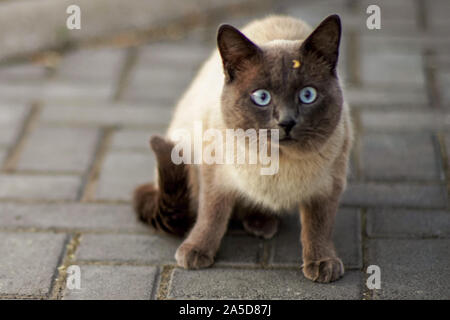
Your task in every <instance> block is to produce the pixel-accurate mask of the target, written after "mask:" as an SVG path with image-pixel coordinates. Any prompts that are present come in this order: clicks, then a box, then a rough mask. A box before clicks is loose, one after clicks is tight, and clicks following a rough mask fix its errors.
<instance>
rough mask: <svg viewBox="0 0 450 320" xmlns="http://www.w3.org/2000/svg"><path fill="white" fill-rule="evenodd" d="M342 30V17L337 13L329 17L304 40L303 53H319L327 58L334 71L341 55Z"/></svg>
mask: <svg viewBox="0 0 450 320" xmlns="http://www.w3.org/2000/svg"><path fill="white" fill-rule="evenodd" d="M341 30H342V27H341V19H340V18H339V16H338V15H337V14H334V15H331V16H329V17H327V18H326V19H325V20H323V21H322V22H321V23H320V25H319V26H318V27H317V28H316V29H315V30H314V31H313V32H312V33H311V34H310V35H309V36H308V38H306V40H305V41H304V42H303V44H302V46H301V49H300V50H301V53H302V54H306V53H308V52H314V53H316V54H318V55H319V56H320V57H322V58H324V59H325V61H326V62H327V63H328V64H329V66H330V68H331V71H332V72H334V71H335V70H336V66H337V62H338V57H339V43H340V41H341V32H342V31H341Z"/></svg>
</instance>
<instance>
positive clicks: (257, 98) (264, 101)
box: [251, 89, 272, 106]
mask: <svg viewBox="0 0 450 320" xmlns="http://www.w3.org/2000/svg"><path fill="white" fill-rule="evenodd" d="M251 98H252V101H253V102H254V103H255V104H257V105H258V106H267V105H268V104H269V103H270V100H271V99H272V98H271V96H270V92H269V91H267V90H264V89H259V90H256V91H254V92H253V93H252V95H251Z"/></svg>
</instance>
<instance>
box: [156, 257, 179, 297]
mask: <svg viewBox="0 0 450 320" xmlns="http://www.w3.org/2000/svg"><path fill="white" fill-rule="evenodd" d="M174 269H175V267H174V266H169V265H165V266H163V267H162V270H161V272H160V274H159V285H158V289H157V291H156V299H157V300H166V299H167V296H168V294H169V287H170V282H171V279H172V274H173V270H174Z"/></svg>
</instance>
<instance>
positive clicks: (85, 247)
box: [77, 234, 263, 266]
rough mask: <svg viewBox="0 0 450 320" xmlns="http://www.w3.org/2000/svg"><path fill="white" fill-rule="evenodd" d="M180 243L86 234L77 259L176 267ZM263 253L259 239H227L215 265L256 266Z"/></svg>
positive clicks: (169, 239) (171, 239) (157, 236)
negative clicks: (176, 255)
mask: <svg viewBox="0 0 450 320" xmlns="http://www.w3.org/2000/svg"><path fill="white" fill-rule="evenodd" d="M181 242H182V239H181V238H178V237H173V236H170V235H163V234H154V235H128V234H119V235H117V234H115V235H111V234H102V235H98V234H86V235H83V237H82V241H81V244H80V246H79V249H78V251H77V259H78V260H80V261H83V260H89V261H122V262H123V261H128V262H130V261H132V262H141V263H142V262H145V263H154V264H176V261H175V258H174V257H175V251H176V250H177V248H178V247H179V245H180V244H181ZM262 251H263V246H262V241H261V240H259V239H258V238H255V237H250V236H229V235H228V236H225V238H224V239H223V241H222V244H221V247H220V250H219V252H218V254H217V258H216V264H215V265H218V266H221V265H230V264H232V265H255V264H257V263H259V262H260V260H261V257H262Z"/></svg>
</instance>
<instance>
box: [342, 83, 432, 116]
mask: <svg viewBox="0 0 450 320" xmlns="http://www.w3.org/2000/svg"><path fill="white" fill-rule="evenodd" d="M345 93H346V94H345V96H346V97H347V100H348V102H349V104H350V106H351V107H352V108H371V109H373V108H374V107H376V108H377V109H381V108H383V110H388V111H391V109H392V106H396V107H399V108H400V107H401V108H402V109H408V110H409V109H414V108H415V109H420V108H426V107H427V105H428V98H427V95H426V92H425V90H411V89H408V88H398V89H397V88H392V89H391V90H388V89H385V88H367V87H366V88H351V87H348V88H346V89H345Z"/></svg>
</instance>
